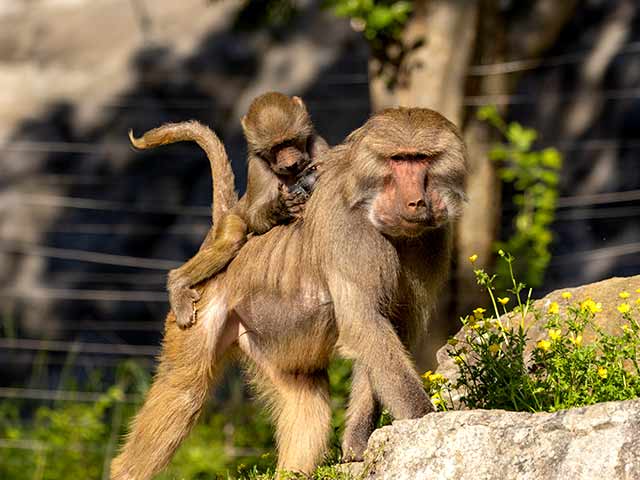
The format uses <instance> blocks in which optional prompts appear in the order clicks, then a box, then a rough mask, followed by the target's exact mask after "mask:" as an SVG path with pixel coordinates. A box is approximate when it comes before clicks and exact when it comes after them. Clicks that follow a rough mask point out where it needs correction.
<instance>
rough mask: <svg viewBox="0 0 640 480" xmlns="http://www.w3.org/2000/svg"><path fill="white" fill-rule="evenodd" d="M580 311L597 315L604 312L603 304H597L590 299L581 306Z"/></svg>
mask: <svg viewBox="0 0 640 480" xmlns="http://www.w3.org/2000/svg"><path fill="white" fill-rule="evenodd" d="M580 309H581V310H582V311H583V312H590V313H593V314H596V313H598V312H601V311H602V304H601V303H600V302H598V303H596V302H594V301H593V300H591V299H590V298H588V299H586V300H585V301H584V302H582V303H581V304H580Z"/></svg>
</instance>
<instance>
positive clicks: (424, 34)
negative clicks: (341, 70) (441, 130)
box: [370, 0, 478, 124]
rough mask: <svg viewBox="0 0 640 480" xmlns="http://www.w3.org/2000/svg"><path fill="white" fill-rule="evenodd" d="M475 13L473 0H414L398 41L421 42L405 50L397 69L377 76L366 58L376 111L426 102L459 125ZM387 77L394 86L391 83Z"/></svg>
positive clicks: (376, 68)
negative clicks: (421, 43)
mask: <svg viewBox="0 0 640 480" xmlns="http://www.w3.org/2000/svg"><path fill="white" fill-rule="evenodd" d="M477 15H478V1H476V0H418V1H415V2H414V14H413V16H412V18H411V20H410V21H409V23H408V24H407V27H406V30H405V35H404V38H403V44H404V45H413V44H415V43H416V42H423V45H422V46H421V47H419V48H417V49H415V50H414V51H410V52H406V56H405V57H404V58H403V59H402V63H401V65H400V68H399V71H397V72H389V71H385V72H383V75H379V74H377V72H378V71H379V69H380V68H381V65H380V61H379V60H378V59H375V58H374V59H372V60H371V62H370V72H371V75H370V91H371V103H372V108H373V109H374V110H376V111H377V110H381V109H383V108H386V107H392V106H397V105H407V106H409V105H410V106H421V107H429V108H432V109H434V110H437V111H439V112H441V113H442V114H443V115H444V116H446V117H447V118H449V119H450V120H451V121H453V122H454V123H456V124H460V121H461V114H462V100H463V95H464V86H465V82H466V76H467V68H468V66H469V62H470V60H471V56H472V54H473V46H474V41H475V38H476V23H477ZM394 75H395V78H393V79H391V80H390V77H391V76H394ZM391 82H395V85H393V86H391V87H390V85H389V84H390V83H391Z"/></svg>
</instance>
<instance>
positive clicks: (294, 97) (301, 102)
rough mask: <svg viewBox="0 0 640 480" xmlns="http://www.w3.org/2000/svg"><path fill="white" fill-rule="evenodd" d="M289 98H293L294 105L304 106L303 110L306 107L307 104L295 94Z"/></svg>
mask: <svg viewBox="0 0 640 480" xmlns="http://www.w3.org/2000/svg"><path fill="white" fill-rule="evenodd" d="M291 100H293V101H294V103H295V104H296V105H298V106H299V107H301V108H304V109H305V110H306V109H307V106H306V105H305V104H304V102H303V101H302V99H301V98H300V97H298V96H297V95H294V96H293V97H291Z"/></svg>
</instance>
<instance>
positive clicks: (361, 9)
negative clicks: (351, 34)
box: [324, 0, 413, 43]
mask: <svg viewBox="0 0 640 480" xmlns="http://www.w3.org/2000/svg"><path fill="white" fill-rule="evenodd" d="M324 5H325V6H326V7H327V8H329V9H331V11H333V13H334V14H335V15H336V16H338V17H347V18H350V19H351V26H352V27H353V28H354V29H355V30H357V31H360V32H362V33H363V35H364V37H365V38H366V39H367V40H368V41H369V42H371V43H376V42H380V43H389V41H391V40H395V41H397V40H399V39H400V35H401V34H402V31H403V29H404V25H405V23H406V22H407V20H408V19H409V14H410V13H411V10H412V9H413V4H412V2H409V1H404V0H377V1H375V0H325V2H324Z"/></svg>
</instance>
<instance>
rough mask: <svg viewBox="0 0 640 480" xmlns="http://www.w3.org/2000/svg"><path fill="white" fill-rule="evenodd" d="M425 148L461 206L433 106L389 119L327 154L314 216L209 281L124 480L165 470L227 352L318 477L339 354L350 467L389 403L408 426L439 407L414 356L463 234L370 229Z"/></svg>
mask: <svg viewBox="0 0 640 480" xmlns="http://www.w3.org/2000/svg"><path fill="white" fill-rule="evenodd" d="M414 150H415V151H418V152H423V153H428V154H429V156H431V157H433V158H434V163H433V165H432V167H430V168H432V169H431V170H430V174H433V175H436V176H437V179H438V182H439V183H438V185H439V186H438V188H439V189H441V190H442V191H443V192H445V194H443V197H444V196H446V189H450V190H452V191H454V192H456V194H454V195H452V198H454V199H453V200H451V201H452V202H456V201H457V200H455V198H457V197H458V193H457V192H463V191H464V186H463V181H464V176H465V167H464V147H463V146H462V142H461V140H460V137H459V135H458V134H457V132H456V130H455V127H454V126H453V125H452V124H450V123H449V122H447V121H446V120H445V119H444V118H442V117H441V116H440V115H438V114H437V113H435V112H432V111H429V110H418V109H397V110H389V111H385V112H382V113H380V114H378V115H375V116H373V117H372V118H371V120H369V122H367V123H366V124H365V126H364V127H362V128H361V129H359V130H358V131H357V132H355V133H354V134H353V135H351V136H350V137H349V138H348V140H347V141H346V142H345V143H344V144H342V145H340V146H338V147H335V148H334V149H332V150H331V151H330V152H329V153H327V154H326V155H324V156H323V157H322V161H323V162H324V164H325V165H324V169H323V172H322V174H321V176H320V179H319V180H318V183H317V186H316V190H315V192H314V193H313V195H312V196H311V198H310V200H309V202H308V205H307V209H306V211H305V216H304V219H302V220H298V221H296V222H295V223H293V224H291V225H287V226H276V227H274V228H273V229H272V230H270V231H269V232H267V233H266V234H264V235H260V236H255V237H252V238H251V239H249V241H248V242H247V243H246V245H245V246H244V247H243V248H242V250H241V251H240V252H239V254H238V256H237V257H236V258H235V259H234V260H233V261H232V262H231V263H230V264H229V266H228V268H227V269H226V270H225V271H224V272H222V273H221V274H219V275H218V276H216V277H215V278H213V279H212V280H211V281H209V282H207V283H206V285H205V287H204V291H203V295H202V299H201V300H200V302H199V305H200V306H201V308H202V311H203V312H206V313H205V314H204V315H205V318H203V319H202V321H199V322H198V323H197V324H196V325H194V326H193V327H192V328H191V329H189V330H187V331H185V332H181V331H179V330H178V329H177V327H176V326H175V324H174V323H173V321H172V317H171V315H170V316H169V317H168V319H167V329H166V333H165V341H164V344H163V355H162V357H161V365H160V366H159V369H158V374H157V376H156V379H155V381H154V386H153V387H152V390H151V392H150V393H149V395H148V397H147V400H146V402H145V405H144V406H143V407H142V410H141V413H139V414H138V417H137V419H136V420H135V421H134V423H133V426H132V432H131V434H130V436H129V441H128V442H127V443H126V444H125V446H124V448H123V450H122V453H121V454H120V456H118V457H117V458H116V460H115V461H114V463H113V470H112V478H113V479H119V480H121V479H130V480H131V479H135V480H146V479H148V478H150V477H151V476H152V475H153V474H154V473H156V472H158V471H159V470H160V469H161V468H162V467H163V466H164V465H166V463H167V462H168V461H169V460H170V458H171V456H172V455H173V452H174V450H175V448H176V447H177V445H178V444H179V442H180V440H181V439H182V438H184V437H185V436H186V434H187V432H188V430H189V429H190V428H191V426H192V424H193V419H194V418H195V417H196V416H197V412H198V408H199V407H200V406H201V405H202V401H203V400H202V399H203V398H204V396H205V394H206V392H207V391H208V389H209V388H210V386H211V384H212V379H213V372H215V371H217V370H219V368H220V367H219V361H220V359H224V358H226V356H227V355H228V354H237V355H239V357H240V358H242V360H243V363H244V364H246V365H247V366H248V368H247V370H248V374H249V376H250V377H251V378H252V383H253V384H254V385H255V387H256V389H257V390H258V391H259V392H260V394H261V396H262V397H264V398H265V399H266V401H267V403H268V404H269V406H270V408H271V411H272V413H273V415H274V419H275V423H276V431H277V433H276V439H277V444H278V468H279V469H282V470H294V471H299V472H303V473H309V472H311V471H312V470H313V468H314V467H315V466H316V465H317V463H318V462H319V461H320V460H321V459H322V456H323V454H324V451H325V449H326V445H327V439H328V436H329V432H330V416H329V397H328V390H327V380H326V369H327V366H328V364H329V361H330V359H331V358H332V356H333V355H335V354H340V355H343V356H347V357H349V358H352V359H354V378H353V382H352V383H353V391H352V395H351V399H350V402H349V409H348V414H347V424H346V428H345V436H344V439H343V454H344V455H345V458H347V459H359V458H362V454H363V451H364V449H365V447H366V442H367V439H368V437H369V435H370V433H371V431H372V430H373V428H374V425H375V415H376V413H377V412H379V411H380V407H381V406H382V405H383V406H385V407H386V408H388V409H389V411H390V412H391V413H392V415H393V416H394V417H395V418H397V419H401V418H416V417H420V416H422V415H425V414H426V413H429V412H431V411H433V406H432V404H431V402H430V400H429V397H428V395H427V394H426V393H425V391H424V389H423V387H422V382H421V380H420V377H419V376H418V374H417V373H416V371H415V368H414V366H413V363H412V360H411V358H410V356H409V354H408V353H407V352H408V350H407V349H408V348H409V347H410V346H411V343H412V341H413V340H414V339H415V338H416V336H417V335H418V332H420V331H425V330H426V331H429V329H430V328H431V325H430V314H431V312H432V309H433V307H434V305H435V302H436V298H437V296H438V294H439V292H440V289H441V288H442V286H443V284H444V282H445V279H446V276H447V269H448V265H449V261H450V245H451V242H450V240H451V225H450V224H446V225H443V226H442V227H440V228H428V229H426V230H424V233H423V234H422V235H421V236H419V237H414V238H402V237H401V236H397V237H393V238H392V237H388V236H386V235H383V234H381V233H380V231H379V230H378V229H377V228H376V227H375V225H373V224H372V223H371V221H370V220H369V219H370V215H371V212H370V209H371V208H372V207H371V205H373V204H374V203H375V199H376V196H377V194H378V193H379V192H381V191H382V189H383V188H384V179H385V178H388V173H389V165H388V163H386V162H388V161H389V156H390V155H392V154H395V153H396V152H398V151H404V152H405V153H406V152H407V151H412V152H413V151H414ZM447 164H448V165H449V166H448V167H447ZM398 181H399V182H400V183H401V182H402V179H399V180H398ZM427 185H429V183H427ZM224 312H226V314H225V313H224ZM181 351H184V358H183V357H182V356H181V354H180V352H181ZM187 364H192V366H191V367H189V366H188V365H187ZM205 365H213V367H210V368H205ZM167 392H170V393H167ZM176 399H178V400H176ZM180 399H182V401H183V402H184V404H183V405H182V408H181V406H180V404H179V402H180ZM163 401H166V402H168V404H167V405H165V404H163Z"/></svg>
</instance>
